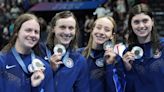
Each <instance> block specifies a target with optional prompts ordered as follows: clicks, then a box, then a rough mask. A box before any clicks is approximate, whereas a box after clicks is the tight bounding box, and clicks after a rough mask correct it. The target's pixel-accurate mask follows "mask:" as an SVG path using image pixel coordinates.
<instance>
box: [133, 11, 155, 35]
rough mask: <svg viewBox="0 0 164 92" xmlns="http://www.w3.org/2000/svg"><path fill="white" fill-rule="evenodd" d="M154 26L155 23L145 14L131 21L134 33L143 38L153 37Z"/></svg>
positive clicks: (134, 17) (136, 16)
mask: <svg viewBox="0 0 164 92" xmlns="http://www.w3.org/2000/svg"><path fill="white" fill-rule="evenodd" d="M153 25H154V21H153V20H152V19H151V18H150V17H149V16H148V15H146V14H144V13H141V14H137V15H135V16H133V18H132V20H131V26H132V29H133V32H134V33H135V34H136V35H137V36H138V37H141V38H143V37H148V36H151V31H152V27H153Z"/></svg>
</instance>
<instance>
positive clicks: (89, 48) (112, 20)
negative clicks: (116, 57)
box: [82, 16, 116, 58]
mask: <svg viewBox="0 0 164 92" xmlns="http://www.w3.org/2000/svg"><path fill="white" fill-rule="evenodd" d="M100 18H107V19H108V20H109V21H111V22H112V24H113V26H114V27H113V30H112V35H114V34H115V31H116V22H115V20H114V19H113V18H112V17H110V16H103V17H100ZM100 18H98V19H100ZM98 19H96V20H98ZM96 20H95V22H94V23H93V25H92V30H93V29H94V27H95V25H96ZM115 41H116V40H115V36H114V37H113V39H112V43H113V44H115ZM92 43H93V37H92V33H91V34H90V37H89V41H88V45H87V46H86V47H85V49H84V51H83V52H82V54H83V55H84V56H85V57H86V58H88V57H89V55H90V53H91V49H92Z"/></svg>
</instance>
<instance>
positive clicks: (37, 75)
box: [31, 70, 45, 87]
mask: <svg viewBox="0 0 164 92" xmlns="http://www.w3.org/2000/svg"><path fill="white" fill-rule="evenodd" d="M44 78H45V75H44V73H43V72H42V71H41V70H40V71H35V72H34V73H33V74H32V76H31V85H32V86H33V87H36V86H38V85H40V84H41V82H42V80H44Z"/></svg>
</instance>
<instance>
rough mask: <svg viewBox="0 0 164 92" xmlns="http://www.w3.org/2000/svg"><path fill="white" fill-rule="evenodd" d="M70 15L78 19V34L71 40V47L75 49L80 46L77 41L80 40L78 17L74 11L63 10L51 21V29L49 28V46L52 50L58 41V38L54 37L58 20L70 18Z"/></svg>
mask: <svg viewBox="0 0 164 92" xmlns="http://www.w3.org/2000/svg"><path fill="white" fill-rule="evenodd" d="M68 17H73V18H74V19H75V21H76V34H75V37H74V39H73V40H72V41H71V43H70V45H69V47H70V48H71V49H72V50H75V49H76V48H77V47H78V46H77V42H78V35H79V26H78V23H77V19H76V17H75V15H74V14H73V13H72V12H70V11H63V12H59V13H57V14H56V15H55V16H54V17H53V18H52V20H51V22H50V30H49V33H48V37H47V46H48V48H49V49H50V50H52V49H53V47H54V46H55V44H56V43H57V39H55V37H54V36H55V33H53V28H54V26H56V21H57V20H59V19H62V18H68Z"/></svg>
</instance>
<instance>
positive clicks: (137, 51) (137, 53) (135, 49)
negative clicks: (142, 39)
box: [131, 46, 144, 59]
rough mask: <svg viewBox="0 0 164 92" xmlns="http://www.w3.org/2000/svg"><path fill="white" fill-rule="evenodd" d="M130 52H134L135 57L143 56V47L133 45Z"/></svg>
mask: <svg viewBox="0 0 164 92" xmlns="http://www.w3.org/2000/svg"><path fill="white" fill-rule="evenodd" d="M131 52H132V53H134V58H135V59H140V58H141V57H142V56H143V53H144V52H143V49H142V48H141V47H139V46H134V47H133V48H132V50H131Z"/></svg>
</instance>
